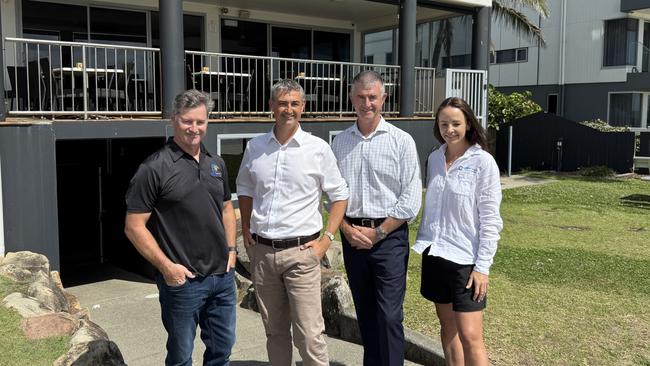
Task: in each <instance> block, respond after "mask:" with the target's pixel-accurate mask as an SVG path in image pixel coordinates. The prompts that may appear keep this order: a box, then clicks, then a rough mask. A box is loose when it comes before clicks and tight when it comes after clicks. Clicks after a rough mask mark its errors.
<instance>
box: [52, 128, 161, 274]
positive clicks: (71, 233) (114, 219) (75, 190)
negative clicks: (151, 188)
mask: <svg viewBox="0 0 650 366" xmlns="http://www.w3.org/2000/svg"><path fill="white" fill-rule="evenodd" d="M163 143H164V138H162V137H153V138H138V139H94V140H63V141H57V144H56V160H57V200H58V213H59V254H60V263H61V277H62V280H63V282H64V284H66V282H67V280H68V279H78V278H80V276H79V275H80V274H82V273H88V272H92V271H93V270H94V269H96V268H97V267H98V266H99V265H103V264H111V265H116V266H119V267H122V268H124V269H127V270H129V271H133V272H136V273H139V274H142V275H145V276H149V277H150V276H151V275H152V274H153V268H152V267H151V266H150V265H149V264H148V263H147V262H146V261H145V260H144V259H143V258H142V257H141V256H140V255H139V253H137V251H136V250H135V248H134V247H133V246H132V245H131V244H130V242H129V241H128V239H127V238H126V237H125V235H124V215H125V210H126V208H125V202H124V195H125V193H126V190H127V188H128V185H129V181H130V180H131V177H132V176H133V174H134V173H135V171H136V169H137V168H138V166H139V165H140V163H141V162H142V161H143V160H144V159H145V158H146V157H147V156H149V155H150V154H151V153H152V152H154V151H156V150H158V149H159V148H160V147H161V146H162V145H163Z"/></svg>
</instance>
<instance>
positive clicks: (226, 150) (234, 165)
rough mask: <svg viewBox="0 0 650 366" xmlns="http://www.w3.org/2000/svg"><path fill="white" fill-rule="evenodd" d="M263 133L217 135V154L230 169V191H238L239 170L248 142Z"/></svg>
mask: <svg viewBox="0 0 650 366" xmlns="http://www.w3.org/2000/svg"><path fill="white" fill-rule="evenodd" d="M259 135H262V133H239V134H219V135H217V154H218V155H219V156H221V158H222V159H223V160H224V162H225V163H226V169H227V171H228V187H230V192H232V193H233V199H234V198H235V194H234V193H235V192H237V184H236V181H237V172H239V166H240V165H241V161H242V159H243V157H244V150H245V149H246V144H247V143H248V141H250V140H251V139H252V138H254V137H256V136H259Z"/></svg>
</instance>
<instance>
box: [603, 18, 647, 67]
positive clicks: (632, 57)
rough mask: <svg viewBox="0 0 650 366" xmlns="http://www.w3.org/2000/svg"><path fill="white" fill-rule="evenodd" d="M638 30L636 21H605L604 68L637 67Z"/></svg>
mask: <svg viewBox="0 0 650 366" xmlns="http://www.w3.org/2000/svg"><path fill="white" fill-rule="evenodd" d="M638 28H639V21H638V20H636V19H627V18H623V19H612V20H606V21H605V37H604V42H605V45H604V55H603V66H625V65H636V49H637V47H636V42H637V32H638Z"/></svg>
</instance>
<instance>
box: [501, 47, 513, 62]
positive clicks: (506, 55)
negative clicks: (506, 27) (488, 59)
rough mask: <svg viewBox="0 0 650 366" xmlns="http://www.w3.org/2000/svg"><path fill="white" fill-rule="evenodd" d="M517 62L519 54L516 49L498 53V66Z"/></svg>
mask: <svg viewBox="0 0 650 366" xmlns="http://www.w3.org/2000/svg"><path fill="white" fill-rule="evenodd" d="M515 60H517V54H516V52H515V49H514V48H513V49H509V50H501V51H497V63H498V64H505V63H508V62H515Z"/></svg>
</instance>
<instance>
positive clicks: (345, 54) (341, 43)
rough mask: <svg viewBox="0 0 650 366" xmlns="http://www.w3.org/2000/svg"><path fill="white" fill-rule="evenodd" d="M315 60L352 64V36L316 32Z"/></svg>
mask: <svg viewBox="0 0 650 366" xmlns="http://www.w3.org/2000/svg"><path fill="white" fill-rule="evenodd" d="M314 58H315V59H316V60H327V61H343V62H350V34H348V33H337V32H324V31H316V30H315V31H314Z"/></svg>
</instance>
